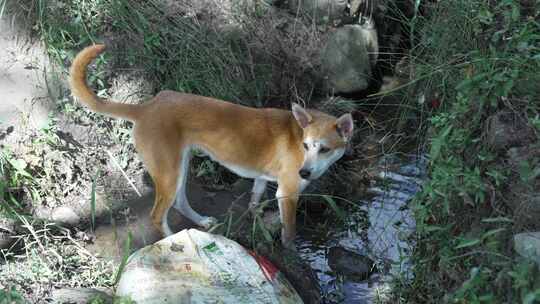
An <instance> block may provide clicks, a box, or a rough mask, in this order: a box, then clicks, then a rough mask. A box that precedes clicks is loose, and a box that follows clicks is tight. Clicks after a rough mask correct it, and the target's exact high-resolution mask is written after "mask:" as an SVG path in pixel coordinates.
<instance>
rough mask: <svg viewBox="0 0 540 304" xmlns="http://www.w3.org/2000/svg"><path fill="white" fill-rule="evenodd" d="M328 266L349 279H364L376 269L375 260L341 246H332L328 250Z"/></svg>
mask: <svg viewBox="0 0 540 304" xmlns="http://www.w3.org/2000/svg"><path fill="white" fill-rule="evenodd" d="M328 266H330V268H332V270H333V271H335V272H336V273H338V274H340V275H343V276H346V277H347V278H348V279H349V280H357V281H363V280H365V279H367V278H369V276H370V275H371V274H372V273H373V272H375V271H376V268H375V265H374V264H373V261H372V260H371V259H370V258H368V257H366V256H363V255H360V254H358V253H355V252H352V251H349V250H347V249H344V248H341V247H332V248H330V249H329V251H328Z"/></svg>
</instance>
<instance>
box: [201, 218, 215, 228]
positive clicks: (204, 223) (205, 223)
mask: <svg viewBox="0 0 540 304" xmlns="http://www.w3.org/2000/svg"><path fill="white" fill-rule="evenodd" d="M217 222H218V220H217V219H216V218H215V217H211V216H206V217H204V218H203V219H202V220H201V221H200V222H199V226H201V227H204V228H205V229H209V228H210V227H212V226H214V225H215V224H217Z"/></svg>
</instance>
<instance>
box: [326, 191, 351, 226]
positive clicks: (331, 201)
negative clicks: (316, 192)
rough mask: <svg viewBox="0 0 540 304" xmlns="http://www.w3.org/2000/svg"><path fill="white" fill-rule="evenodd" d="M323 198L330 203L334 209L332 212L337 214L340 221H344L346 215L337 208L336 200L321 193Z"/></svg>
mask: <svg viewBox="0 0 540 304" xmlns="http://www.w3.org/2000/svg"><path fill="white" fill-rule="evenodd" d="M323 198H324V199H325V200H326V202H327V203H328V205H330V207H331V208H332V209H333V210H334V212H335V213H336V214H337V216H338V218H339V219H340V220H341V221H342V222H345V220H346V219H347V215H346V214H345V212H344V211H343V210H342V209H341V208H339V207H338V206H337V204H336V202H335V201H334V199H333V198H331V197H329V196H327V195H323Z"/></svg>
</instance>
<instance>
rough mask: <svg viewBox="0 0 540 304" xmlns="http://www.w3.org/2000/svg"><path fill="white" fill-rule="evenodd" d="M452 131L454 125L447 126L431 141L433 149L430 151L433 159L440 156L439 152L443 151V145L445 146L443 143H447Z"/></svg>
mask: <svg viewBox="0 0 540 304" xmlns="http://www.w3.org/2000/svg"><path fill="white" fill-rule="evenodd" d="M450 131H452V126H447V127H446V128H445V129H444V130H443V131H442V132H441V134H440V135H439V136H437V137H436V138H434V139H433V141H432V142H431V151H430V152H429V155H430V158H431V161H434V160H436V159H437V158H438V157H439V154H440V153H441V147H442V146H443V144H446V137H448V134H450Z"/></svg>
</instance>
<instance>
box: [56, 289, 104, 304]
mask: <svg viewBox="0 0 540 304" xmlns="http://www.w3.org/2000/svg"><path fill="white" fill-rule="evenodd" d="M51 298H52V303H54V304H67V303H69V304H86V303H90V302H91V301H92V300H94V299H101V300H102V302H97V303H105V304H106V303H112V302H113V298H112V296H111V295H109V294H107V293H106V292H104V291H101V290H97V289H94V288H62V289H56V290H53V292H52V294H51Z"/></svg>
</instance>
